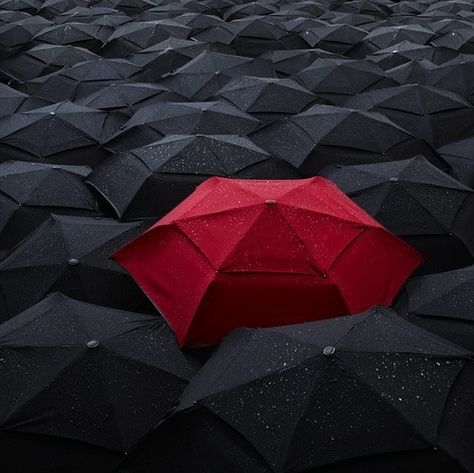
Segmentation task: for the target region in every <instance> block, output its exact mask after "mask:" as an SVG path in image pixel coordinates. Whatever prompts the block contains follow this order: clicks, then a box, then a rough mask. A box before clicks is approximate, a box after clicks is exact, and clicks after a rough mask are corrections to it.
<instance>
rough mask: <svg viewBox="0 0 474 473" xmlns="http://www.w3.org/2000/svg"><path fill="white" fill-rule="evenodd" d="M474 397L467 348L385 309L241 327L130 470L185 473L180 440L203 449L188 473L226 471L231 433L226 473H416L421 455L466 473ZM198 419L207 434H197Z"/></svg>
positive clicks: (429, 464)
mask: <svg viewBox="0 0 474 473" xmlns="http://www.w3.org/2000/svg"><path fill="white" fill-rule="evenodd" d="M473 389H474V369H473V361H472V357H471V353H470V352H469V351H467V350H464V349H462V348H460V347H457V346H456V345H453V344H451V343H449V342H447V341H445V340H443V339H441V338H439V337H437V336H435V335H433V334H431V333H429V332H426V331H425V330H423V329H421V328H419V327H417V326H415V325H413V324H410V323H409V322H407V321H405V320H403V319H402V318H400V317H399V316H397V315H396V314H395V313H393V312H391V311H389V310H387V309H383V308H380V307H376V308H374V309H372V310H370V311H368V312H365V313H362V314H359V315H355V316H349V317H339V318H337V319H331V320H324V321H318V322H312V323H306V324H299V325H290V326H284V327H275V328H267V329H254V330H252V329H242V330H237V331H235V332H234V333H233V334H231V335H230V336H229V337H227V338H226V339H225V340H224V341H223V343H222V344H221V345H220V347H219V348H218V350H217V351H216V353H215V354H214V355H213V356H212V358H211V359H210V360H209V362H208V363H207V364H206V365H205V367H204V368H203V369H202V370H201V371H200V372H199V373H198V374H197V376H195V377H194V379H193V380H192V381H191V383H190V384H189V386H188V388H187V389H186V390H185V392H184V394H183V397H182V399H181V403H180V406H179V408H178V414H177V415H176V421H177V422H176V423H175V424H174V426H175V427H176V429H175V430H174V431H173V429H170V430H168V431H166V432H167V433H169V436H168V437H165V436H163V437H160V429H157V431H156V437H155V435H152V436H150V437H149V438H148V439H147V440H146V441H145V443H144V445H143V446H142V447H139V448H138V449H137V452H136V455H135V456H134V457H132V458H131V459H130V460H129V461H127V462H126V463H125V465H126V468H125V471H127V472H130V473H135V472H136V473H138V472H145V471H153V470H154V469H157V468H158V465H161V463H160V462H161V461H162V458H163V457H164V458H165V462H164V466H165V467H164V468H163V467H162V468H161V471H163V472H166V473H168V472H173V473H174V472H178V471H180V470H178V469H177V468H176V466H181V467H184V466H185V465H186V463H187V461H186V457H184V458H182V457H183V456H180V455H175V460H174V462H173V460H171V458H170V457H171V454H170V453H171V452H177V449H178V448H179V447H178V446H179V445H180V439H181V438H182V435H183V436H184V437H185V438H189V437H191V438H192V442H190V443H191V445H192V446H193V447H194V448H193V447H191V461H192V462H193V463H192V466H191V465H188V468H186V467H184V468H182V470H181V471H187V470H188V469H190V470H193V471H199V472H202V473H204V472H208V473H210V472H213V471H222V470H220V469H219V468H217V469H213V466H214V465H215V462H216V459H215V458H214V455H212V454H211V452H212V451H214V450H213V449H211V446H212V445H213V446H214V449H215V447H216V445H217V446H220V444H221V443H223V441H222V440H221V438H224V439H225V438H227V442H230V439H232V437H231V435H233V436H234V438H237V439H238V440H237V442H235V444H234V445H235V446H234V448H233V449H230V450H229V451H228V452H227V451H222V450H219V452H220V455H221V457H222V459H220V458H219V460H220V462H219V463H220V464H224V465H226V470H225V471H231V472H241V471H243V470H242V469H240V468H241V462H242V464H243V465H246V464H249V463H250V459H252V460H253V464H257V465H258V456H260V463H263V464H266V465H267V468H268V471H271V472H274V473H283V472H289V471H291V472H312V473H313V472H314V473H315V472H319V471H323V472H330V471H337V472H346V473H347V472H353V471H356V472H372V471H390V472H396V471H398V472H399V471H406V472H414V471H418V470H416V469H415V468H414V466H415V465H417V464H418V466H420V462H419V461H418V462H416V463H414V462H413V459H414V458H416V456H417V455H421V456H422V458H423V460H424V461H423V463H421V465H422V466H423V468H426V469H427V470H429V471H436V472H438V473H442V472H443V471H455V472H457V473H461V472H463V473H466V472H468V471H472V468H473V465H474V454H473V452H472V449H471V445H470V442H469V441H467V440H466V439H468V438H470V437H471V436H472V434H473V433H474V432H473V429H474V427H473V426H474V423H473V422H472V410H470V409H469V408H468V406H469V405H470V402H471V399H472V398H471V396H472V393H473ZM466 409H467V410H466ZM179 417H181V419H179ZM173 419H174V416H173V417H172V418H171V419H170V422H173ZM178 419H179V420H178ZM197 419H199V420H200V421H201V425H205V427H203V428H202V430H198V431H196V428H195V427H194V426H195V425H196V424H195V421H196V420H197ZM208 419H211V421H209V420H208ZM223 424H224V426H223ZM165 426H166V424H164V425H163V426H162V427H163V428H164V429H165V428H166V427H165ZM188 426H189V427H190V429H189V430H188ZM225 427H227V429H226V428H225ZM209 431H210V433H208V432H209ZM229 432H231V433H230V434H229ZM236 433H237V434H238V435H236ZM206 434H207V435H206ZM157 438H159V439H160V441H161V442H160V443H157V442H156V439H157ZM216 438H217V441H215V440H214V439H216ZM224 445H225V444H224ZM239 449H240V450H242V451H243V454H242V453H241V452H240V451H239ZM199 451H200V452H201V454H198V452H199ZM206 453H208V454H207V455H206ZM423 454H424V455H423ZM176 457H178V458H176ZM179 457H181V458H179ZM167 460H168V461H169V462H170V463H171V467H170V468H166V466H167V465H168V463H167ZM407 460H408V461H407ZM213 464H214V465H213ZM353 464H354V465H355V468H351V466H352V465H353ZM173 466H174V468H173ZM325 467H327V469H326V468H325ZM338 467H340V468H338ZM443 468H444V469H443ZM246 471H258V472H261V471H265V470H264V469H263V467H262V466H260V468H259V469H258V468H255V469H253V468H249V469H248V470H246Z"/></svg>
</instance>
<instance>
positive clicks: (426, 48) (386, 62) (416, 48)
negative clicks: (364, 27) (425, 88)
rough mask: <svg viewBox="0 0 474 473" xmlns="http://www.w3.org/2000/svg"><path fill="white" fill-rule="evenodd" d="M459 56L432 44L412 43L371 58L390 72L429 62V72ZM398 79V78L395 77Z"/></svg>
mask: <svg viewBox="0 0 474 473" xmlns="http://www.w3.org/2000/svg"><path fill="white" fill-rule="evenodd" d="M456 56H458V54H457V53H456V52H455V51H452V50H450V49H446V48H435V47H434V46H432V45H430V44H421V45H420V44H416V43H412V42H410V41H402V42H401V43H398V44H395V45H393V46H389V47H387V48H385V49H380V50H379V51H376V52H374V53H373V54H371V56H370V58H371V60H372V61H374V62H375V63H376V64H377V65H378V66H380V67H381V68H382V69H383V70H385V71H388V70H390V69H394V68H396V67H398V66H402V65H406V64H410V63H411V61H413V60H416V61H427V63H426V64H428V66H427V70H428V71H429V70H430V68H433V67H434V66H429V64H430V63H432V64H443V63H445V62H447V61H449V60H451V59H453V58H454V57H456ZM395 79H397V77H395ZM415 82H416V81H415Z"/></svg>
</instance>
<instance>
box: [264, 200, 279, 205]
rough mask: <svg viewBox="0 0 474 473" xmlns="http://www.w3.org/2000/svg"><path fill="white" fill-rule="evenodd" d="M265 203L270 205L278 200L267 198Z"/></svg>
mask: <svg viewBox="0 0 474 473" xmlns="http://www.w3.org/2000/svg"><path fill="white" fill-rule="evenodd" d="M265 203H266V204H268V205H275V204H276V203H277V201H276V200H275V199H267V200H266V201H265Z"/></svg>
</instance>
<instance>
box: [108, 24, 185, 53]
mask: <svg viewBox="0 0 474 473" xmlns="http://www.w3.org/2000/svg"><path fill="white" fill-rule="evenodd" d="M191 32H192V29H191V28H189V27H187V26H185V25H180V24H179V23H175V22H174V21H172V20H158V21H146V22H139V21H134V22H129V23H125V24H124V25H122V26H119V27H118V28H116V29H115V31H114V32H113V33H112V34H111V35H110V36H109V37H108V39H107V42H106V43H105V45H104V46H103V47H102V49H101V50H100V53H101V55H103V56H104V57H124V56H127V55H129V54H133V53H136V52H139V51H141V50H142V49H145V48H148V47H150V46H153V45H154V44H157V43H160V42H162V41H165V40H166V39H168V38H170V37H173V38H178V39H186V38H187V37H188V35H189V34H190V33H191Z"/></svg>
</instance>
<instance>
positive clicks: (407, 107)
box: [344, 84, 474, 147]
mask: <svg viewBox="0 0 474 473" xmlns="http://www.w3.org/2000/svg"><path fill="white" fill-rule="evenodd" d="M344 106H346V107H349V108H355V109H358V110H367V111H374V112H379V113H382V114H383V115H385V116H386V117H387V118H389V119H390V120H391V121H392V122H394V123H396V124H397V125H399V126H401V127H402V128H404V129H405V130H407V131H408V132H410V133H411V134H412V135H413V136H416V137H418V138H421V139H423V140H425V141H426V142H427V143H429V144H430V145H431V146H434V147H439V146H443V145H444V144H446V143H451V142H452V141H455V140H457V139H460V138H463V137H467V136H469V135H470V134H471V132H472V130H471V125H470V124H471V123H472V122H473V120H474V108H473V106H472V105H471V104H470V103H468V102H467V101H466V100H464V99H463V98H462V97H460V96H457V95H456V94H453V93H451V92H447V91H445V90H441V89H437V88H435V87H425V86H422V85H418V84H410V85H405V86H398V87H389V88H384V89H378V90H372V91H370V92H367V93H365V94H362V95H358V96H356V97H353V98H350V99H348V100H347V101H346V102H345V103H344Z"/></svg>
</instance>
